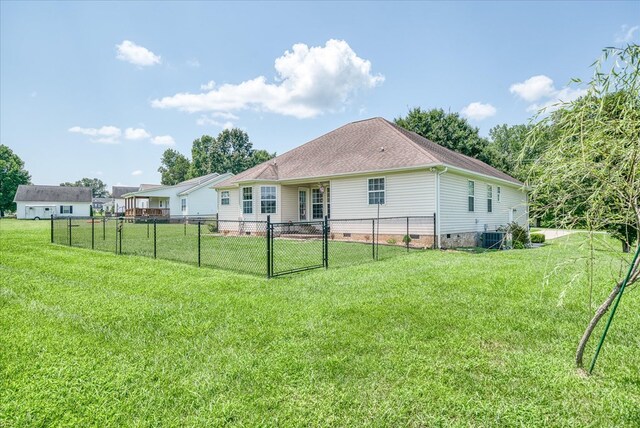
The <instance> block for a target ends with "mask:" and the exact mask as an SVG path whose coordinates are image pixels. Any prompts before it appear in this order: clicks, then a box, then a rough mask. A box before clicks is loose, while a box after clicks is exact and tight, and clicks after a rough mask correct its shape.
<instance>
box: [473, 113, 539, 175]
mask: <svg viewBox="0 0 640 428" xmlns="http://www.w3.org/2000/svg"><path fill="white" fill-rule="evenodd" d="M532 126H533V125H513V126H509V125H507V124H503V125H496V126H494V127H493V128H491V130H490V131H489V137H490V141H489V144H488V145H487V147H486V149H485V152H486V156H487V158H488V159H489V162H490V164H491V166H493V167H494V168H497V169H499V170H500V171H502V172H505V173H507V174H509V175H510V176H512V177H514V178H517V179H518V180H520V181H525V180H526V179H527V176H528V174H529V171H528V166H529V165H530V164H531V162H526V163H525V162H517V159H518V156H520V152H521V151H522V148H523V147H524V141H525V138H526V136H527V134H528V133H529V132H530V131H531V128H532ZM535 158H537V156H535V154H528V159H527V161H530V160H532V159H535Z"/></svg>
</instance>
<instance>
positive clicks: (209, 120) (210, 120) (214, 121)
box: [196, 112, 240, 129]
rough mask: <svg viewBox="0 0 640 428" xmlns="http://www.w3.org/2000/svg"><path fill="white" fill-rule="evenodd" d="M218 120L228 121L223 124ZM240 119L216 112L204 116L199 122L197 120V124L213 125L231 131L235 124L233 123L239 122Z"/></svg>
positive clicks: (231, 114)
mask: <svg viewBox="0 0 640 428" xmlns="http://www.w3.org/2000/svg"><path fill="white" fill-rule="evenodd" d="M218 119H226V120H225V121H224V122H222V121H220V120H218ZM238 119H240V118H239V117H238V116H236V115H235V114H233V113H224V112H214V113H211V114H209V115H204V114H203V115H202V116H200V117H199V118H198V120H196V123H197V124H198V125H200V126H205V125H213V126H218V127H220V128H222V129H231V128H233V123H232V122H231V121H232V120H238Z"/></svg>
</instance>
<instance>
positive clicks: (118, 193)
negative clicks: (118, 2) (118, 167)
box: [111, 186, 139, 199]
mask: <svg viewBox="0 0 640 428" xmlns="http://www.w3.org/2000/svg"><path fill="white" fill-rule="evenodd" d="M138 189H139V187H138V186H113V187H112V188H111V197H112V198H114V199H121V198H122V195H124V194H125V193H131V192H137V191H138Z"/></svg>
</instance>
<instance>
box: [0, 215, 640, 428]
mask: <svg viewBox="0 0 640 428" xmlns="http://www.w3.org/2000/svg"><path fill="white" fill-rule="evenodd" d="M602 239H604V238H602ZM48 240H49V229H48V223H47V222H24V221H23V222H18V221H11V220H1V221H0V426H101V427H103V426H159V425H161V426H392V427H397V426H571V427H575V426H630V427H635V426H638V425H639V424H640V370H639V367H640V334H639V333H638V327H639V326H640V312H639V311H638V307H639V304H640V297H639V295H638V292H637V290H631V292H630V293H628V294H627V295H625V296H624V298H623V300H622V304H621V306H620V307H619V310H618V314H617V315H616V318H615V320H614V323H613V326H612V328H611V330H610V333H609V336H608V338H607V341H606V343H605V346H604V348H603V352H602V354H601V357H600V359H599V361H598V366H597V368H596V372H595V374H594V375H593V376H591V377H589V378H586V377H584V376H581V375H580V374H578V373H577V372H576V370H575V369H574V367H573V355H574V351H575V345H576V342H577V340H578V339H579V337H580V335H581V333H582V331H583V329H584V327H585V325H586V323H587V322H588V320H589V318H590V316H591V313H592V310H591V309H589V308H588V303H589V291H588V286H587V280H586V277H585V276H584V275H583V272H584V271H585V269H586V267H587V265H586V262H585V260H584V259H583V258H582V257H584V256H586V255H587V254H588V248H587V247H585V245H584V242H585V241H584V236H570V237H569V238H563V239H561V240H559V241H551V244H550V245H547V246H545V247H543V248H538V249H534V250H519V251H518V250H514V251H508V252H484V253H478V254H474V253H465V252H451V251H449V252H441V251H425V252H416V253H412V254H409V255H406V256H404V257H396V258H392V259H388V260H384V261H380V262H376V263H368V264H361V265H357V266H351V267H344V268H336V269H329V270H326V271H325V270H314V271H309V272H306V273H302V274H296V275H292V276H287V277H281V278H278V279H273V280H266V279H262V278H260V277H257V276H252V275H241V274H237V273H233V272H228V271H223V270H215V269H202V268H201V269H199V268H197V267H195V266H193V265H188V264H184V263H174V262H171V261H166V260H160V259H158V260H154V259H151V258H146V257H138V256H128V255H122V256H117V255H115V254H110V253H108V252H100V251H90V250H86V249H78V248H68V247H63V246H59V245H51V244H49V243H48ZM608 244H609V243H608V242H604V241H602V242H598V246H597V248H596V251H595V253H596V254H597V255H598V260H599V261H598V264H597V265H596V266H595V283H594V296H593V299H594V301H596V302H599V301H600V300H601V299H602V298H603V297H604V296H605V295H606V294H607V292H608V291H609V289H610V287H611V281H612V278H613V277H614V276H615V275H617V274H618V273H619V270H620V260H619V259H620V257H622V253H620V252H616V251H611V250H610V247H609V245H608ZM611 244H612V245H613V248H615V249H617V248H618V245H617V244H616V243H615V242H612V243H611ZM545 278H546V279H547V280H545ZM600 331H601V330H599V331H598V333H599V332H600ZM592 351H593V346H591V347H590V349H589V352H590V353H591V352H592Z"/></svg>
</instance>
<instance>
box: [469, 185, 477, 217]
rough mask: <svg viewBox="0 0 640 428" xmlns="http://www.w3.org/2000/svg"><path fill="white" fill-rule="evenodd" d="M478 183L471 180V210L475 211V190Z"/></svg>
mask: <svg viewBox="0 0 640 428" xmlns="http://www.w3.org/2000/svg"><path fill="white" fill-rule="evenodd" d="M475 187H476V183H475V182H473V181H472V180H469V198H468V199H469V212H473V211H475V192H476V189H475Z"/></svg>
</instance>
